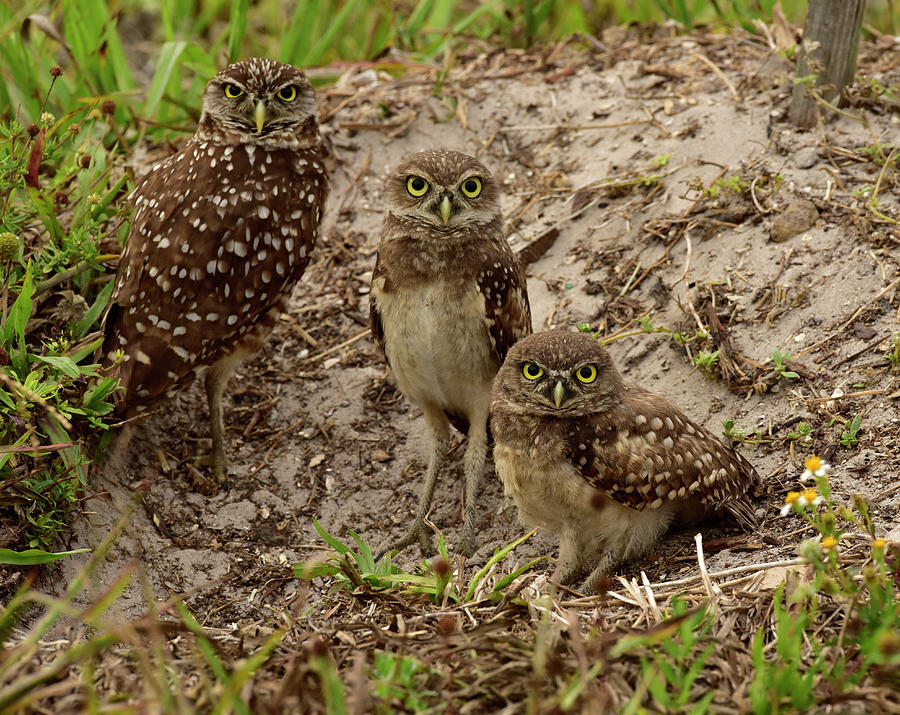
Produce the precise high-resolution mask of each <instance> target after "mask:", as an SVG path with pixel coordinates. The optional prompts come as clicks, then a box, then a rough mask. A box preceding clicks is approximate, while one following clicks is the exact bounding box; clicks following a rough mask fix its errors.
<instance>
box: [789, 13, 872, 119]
mask: <svg viewBox="0 0 900 715" xmlns="http://www.w3.org/2000/svg"><path fill="white" fill-rule="evenodd" d="M865 6H866V3H865V0H809V11H808V12H807V15H806V23H805V24H804V26H803V42H802V43H801V44H800V51H799V53H798V54H797V79H801V78H804V77H809V76H810V75H815V85H814V86H815V88H816V91H817V92H818V93H819V94H820V95H821V96H822V97H823V98H824V99H827V100H828V101H829V102H831V101H834V99H835V98H836V97H839V96H840V93H841V90H842V89H843V88H844V87H846V86H847V85H848V84H849V83H850V82H852V81H853V75H854V74H855V72H856V55H857V52H858V50H859V30H860V28H861V27H862V18H863V10H864V9H865ZM790 117H791V121H792V122H793V123H794V124H796V125H797V126H800V127H811V126H813V124H815V123H816V117H817V112H816V100H815V99H814V98H813V97H812V95H811V94H810V92H809V86H808V85H807V84H806V83H805V82H799V83H798V84H795V85H794V94H793V96H792V97H791V110H790Z"/></svg>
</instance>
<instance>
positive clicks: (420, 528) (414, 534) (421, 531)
mask: <svg viewBox="0 0 900 715" xmlns="http://www.w3.org/2000/svg"><path fill="white" fill-rule="evenodd" d="M417 541H418V542H419V546H421V547H422V551H423V552H424V553H425V555H426V556H427V555H428V554H431V553H434V550H435V549H434V542H433V541H432V539H431V534H430V533H429V531H428V528H427V527H426V526H425V524H423V523H421V522H419V523H418V524H415V525H414V526H413V527H412V528H411V529H410V530H409V531H407V532H406V534H404V535H403V536H401V537H400V539H398V540H397V541H395V542H394V543H393V544H391V545H390V546H388V547H387V548H385V549H384V550H383V551H382V552H381V553H380V554H379V555H378V558H377V559H375V561H376V562H378V561H381V557H382V556H384V555H385V554H386V553H387V552H388V551H401V550H402V549H404V548H405V547H407V546H409V545H411V544H414V543H416V542H417Z"/></svg>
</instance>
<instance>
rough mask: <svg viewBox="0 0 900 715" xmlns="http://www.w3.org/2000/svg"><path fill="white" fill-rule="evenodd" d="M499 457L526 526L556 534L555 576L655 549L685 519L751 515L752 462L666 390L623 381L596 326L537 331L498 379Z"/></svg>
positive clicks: (592, 570)
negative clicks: (719, 513) (593, 333)
mask: <svg viewBox="0 0 900 715" xmlns="http://www.w3.org/2000/svg"><path fill="white" fill-rule="evenodd" d="M490 416H491V432H492V434H493V436H494V442H495V445H494V462H495V464H496V467H497V474H498V475H499V476H500V479H501V480H502V482H503V486H504V490H505V492H506V493H507V494H508V495H509V496H511V497H512V498H513V500H514V501H515V502H516V505H517V506H518V508H519V517H520V520H521V521H522V522H523V524H525V525H527V526H537V525H544V526H546V527H547V528H548V529H549V530H550V531H551V532H553V533H555V534H557V535H558V536H559V539H560V553H559V563H558V567H557V572H556V576H557V577H558V578H560V580H561V582H563V583H573V582H574V581H576V580H577V579H578V578H579V577H583V576H584V575H585V574H590V575H589V576H588V578H587V579H586V580H585V582H584V588H586V590H588V591H589V590H590V589H591V586H592V584H593V583H594V582H595V580H596V578H597V577H598V576H601V575H603V574H606V573H608V572H609V571H611V570H612V569H613V568H614V567H615V566H616V565H617V564H619V563H621V562H623V561H628V560H630V559H633V558H636V557H639V556H641V555H643V554H645V553H646V552H647V551H648V550H649V549H651V548H652V547H653V546H654V545H655V544H656V542H657V541H658V539H659V537H660V536H662V534H663V533H665V531H666V529H667V528H668V526H669V524H670V523H671V522H672V521H673V519H675V518H677V517H682V518H694V517H696V516H699V515H701V514H703V513H704V512H711V511H716V510H719V509H724V510H726V511H728V512H730V513H731V514H732V515H734V516H735V518H736V519H737V520H738V521H739V522H740V523H741V524H742V525H743V526H745V527H749V526H750V525H752V523H753V521H754V516H753V509H752V506H751V504H750V501H749V499H748V497H747V490H748V489H749V488H750V487H751V486H752V485H753V484H754V483H755V482H757V481H758V480H759V476H758V475H757V473H756V470H755V469H754V468H753V466H752V465H751V464H750V463H749V462H748V461H747V460H746V459H744V458H743V457H742V456H740V455H739V454H738V453H737V452H735V451H734V450H733V449H732V448H731V447H729V446H727V445H726V444H724V443H723V442H721V441H720V440H719V439H717V438H716V437H715V436H713V435H712V434H711V433H710V432H709V431H708V430H706V429H705V428H703V427H701V426H700V425H698V424H696V423H694V422H693V421H691V420H690V419H689V418H688V417H686V416H685V415H684V414H682V413H681V412H680V411H679V410H678V409H677V408H675V407H673V406H672V405H671V404H669V403H668V402H667V401H666V400H665V398H663V397H662V396H661V395H658V394H655V393H652V392H650V391H648V390H645V389H643V388H641V387H638V386H636V385H632V384H629V383H626V382H624V381H623V380H622V378H621V376H620V375H619V373H618V371H617V370H616V369H615V367H614V366H613V364H612V361H611V360H610V357H609V354H608V353H607V352H606V350H604V349H603V348H602V347H601V346H600V345H599V343H598V342H597V341H596V340H595V339H594V338H592V337H590V336H589V335H585V334H580V333H570V332H565V331H551V332H545V333H537V334H535V335H532V336H530V337H528V338H525V339H523V340H521V341H520V342H519V343H517V344H516V345H515V346H514V347H513V348H512V349H511V350H510V351H509V353H508V354H507V356H506V361H505V362H504V364H503V367H501V369H500V371H499V373H498V374H497V378H496V380H495V381H494V387H493V395H492V401H491V410H490Z"/></svg>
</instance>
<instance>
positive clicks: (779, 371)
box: [772, 348, 800, 380]
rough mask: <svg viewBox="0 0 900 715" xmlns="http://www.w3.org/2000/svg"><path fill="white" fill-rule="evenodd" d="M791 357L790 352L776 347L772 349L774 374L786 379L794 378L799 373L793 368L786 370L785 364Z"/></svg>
mask: <svg viewBox="0 0 900 715" xmlns="http://www.w3.org/2000/svg"><path fill="white" fill-rule="evenodd" d="M790 359H791V354H790V353H788V352H784V353H783V352H781V351H780V350H778V349H777V348H776V349H775V350H773V351H772V366H773V367H772V369H773V370H774V371H775V374H776V375H777V376H778V377H779V378H782V377H783V378H785V379H786V380H796V379H797V378H798V377H800V375H798V374H797V373H796V372H794V371H793V370H788V369H787V366H786V365H785V363H786V362H789V361H790Z"/></svg>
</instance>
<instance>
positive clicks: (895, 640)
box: [878, 631, 900, 655]
mask: <svg viewBox="0 0 900 715" xmlns="http://www.w3.org/2000/svg"><path fill="white" fill-rule="evenodd" d="M878 650H879V651H881V653H882V655H894V653H897V652H900V633H897V631H885V632H884V633H882V634H881V635H880V636H878Z"/></svg>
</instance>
